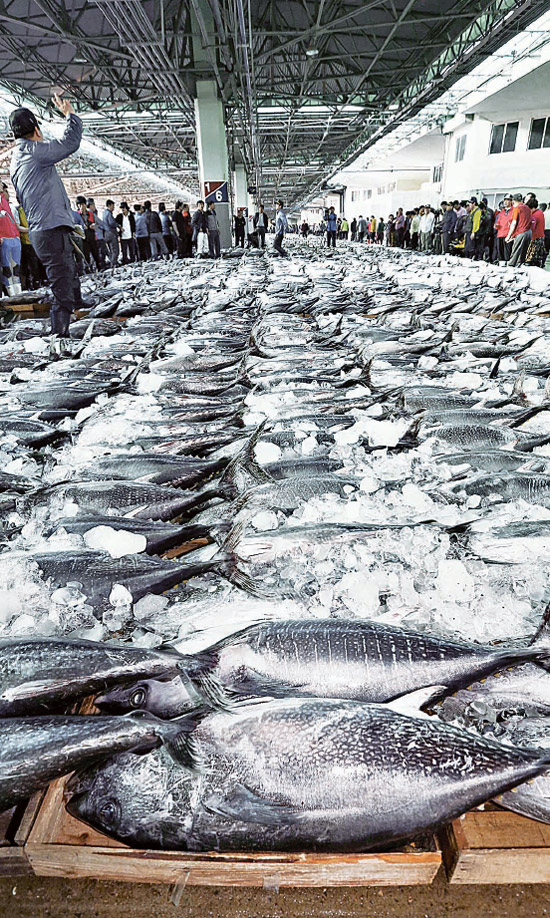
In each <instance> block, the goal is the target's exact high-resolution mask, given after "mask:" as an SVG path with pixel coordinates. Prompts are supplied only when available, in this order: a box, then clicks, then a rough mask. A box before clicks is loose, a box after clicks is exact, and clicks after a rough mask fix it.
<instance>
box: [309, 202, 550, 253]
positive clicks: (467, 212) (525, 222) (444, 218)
mask: <svg viewBox="0 0 550 918" xmlns="http://www.w3.org/2000/svg"><path fill="white" fill-rule="evenodd" d="M306 226H307V224H306ZM324 231H325V232H326V240H327V246H329V247H331V246H335V245H336V240H337V239H347V238H348V236H349V235H350V233H351V240H352V241H355V242H366V243H370V244H372V245H374V244H378V245H387V246H392V247H397V248H405V249H413V250H417V251H420V252H432V253H435V254H454V255H460V256H464V257H466V258H472V259H473V260H474V261H482V260H484V261H489V262H494V263H498V264H506V265H510V266H512V267H517V266H518V265H523V264H526V265H530V266H535V267H539V268H544V266H545V264H546V259H547V257H548V252H549V251H550V209H549V208H548V205H547V204H546V203H543V202H541V203H540V204H539V202H538V200H537V198H536V195H535V194H534V192H529V193H528V194H526V195H525V196H523V195H522V194H520V193H519V192H516V193H515V194H507V195H505V196H504V197H503V199H502V201H500V202H499V205H498V208H497V209H496V210H493V208H491V207H489V204H488V201H487V198H481V200H479V201H478V199H477V198H476V197H471V198H470V200H469V201H442V202H441V205H440V207H438V208H436V207H431V206H429V205H423V206H421V207H415V208H414V209H413V210H408V211H404V210H403V208H402V207H399V208H398V209H397V213H396V214H390V215H389V216H388V217H387V218H386V219H383V218H382V217H379V218H377V217H375V216H371V217H370V219H367V218H365V217H363V216H362V215H360V216H359V218H354V219H353V220H352V221H351V223H350V224H348V221H347V220H346V218H345V217H342V218H340V217H338V216H337V215H336V212H335V208H334V207H331V208H330V209H329V211H328V213H327V216H326V220H325V224H324Z"/></svg>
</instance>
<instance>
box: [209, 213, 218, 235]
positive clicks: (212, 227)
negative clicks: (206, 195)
mask: <svg viewBox="0 0 550 918" xmlns="http://www.w3.org/2000/svg"><path fill="white" fill-rule="evenodd" d="M206 226H207V229H208V232H209V233H219V231H220V224H219V223H218V218H217V216H216V211H215V210H210V209H209V210H207V211H206Z"/></svg>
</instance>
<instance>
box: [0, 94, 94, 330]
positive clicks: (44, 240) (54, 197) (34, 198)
mask: <svg viewBox="0 0 550 918" xmlns="http://www.w3.org/2000/svg"><path fill="white" fill-rule="evenodd" d="M53 101H54V103H55V105H56V106H57V108H58V109H59V111H60V112H61V114H62V115H65V117H66V118H67V125H66V127H65V132H64V134H63V137H62V138H61V140H45V139H44V136H43V134H42V131H41V130H40V125H39V123H38V121H37V119H36V116H35V115H34V114H33V112H31V111H30V109H28V108H16V109H15V110H14V111H13V112H12V113H11V115H10V127H11V129H12V131H13V134H14V137H15V139H16V141H17V143H16V145H15V149H14V151H13V155H12V161H11V169H10V175H11V180H12V182H13V185H14V187H15V190H16V192H17V197H18V199H19V201H20V203H21V205H22V207H23V209H24V211H25V213H26V215H27V220H28V223H29V230H30V239H31V242H32V245H33V246H34V249H35V252H36V254H37V255H38V257H39V258H40V260H41V262H42V264H43V265H44V268H45V269H46V275H47V277H48V281H49V283H50V285H51V288H52V292H53V295H54V298H55V301H54V303H53V305H52V308H51V312H50V318H51V327H52V334H54V335H59V337H61V338H67V337H69V323H70V320H71V313H72V312H73V311H74V309H75V306H76V305H77V304H79V303H81V302H82V298H81V293H80V281H79V278H78V274H77V271H76V263H75V259H74V256H73V246H72V243H71V238H70V237H71V233H72V232H73V224H74V217H73V213H72V210H71V205H70V203H69V198H68V197H67V192H66V191H65V188H64V185H63V182H62V181H61V179H60V177H59V175H58V173H57V170H56V168H55V164H56V163H59V162H61V161H62V160H63V159H66V158H67V157H68V156H70V155H71V154H72V153H75V152H76V151H77V150H78V148H79V146H80V141H81V139H82V121H81V120H80V118H79V117H78V115H76V114H75V112H74V109H73V107H72V105H71V103H70V102H69V101H68V99H61V98H60V97H59V96H54V99H53Z"/></svg>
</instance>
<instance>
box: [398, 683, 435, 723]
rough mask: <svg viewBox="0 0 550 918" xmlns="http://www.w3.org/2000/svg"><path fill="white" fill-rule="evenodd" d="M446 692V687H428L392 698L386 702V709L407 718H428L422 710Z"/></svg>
mask: <svg viewBox="0 0 550 918" xmlns="http://www.w3.org/2000/svg"><path fill="white" fill-rule="evenodd" d="M447 691H448V689H447V686H446V685H428V686H425V687H424V688H421V689H416V691H414V692H407V694H406V695H400V696H399V698H394V699H393V701H389V702H387V704H386V707H388V708H391V710H392V711H395V712H396V713H397V714H406V715H408V716H409V717H429V716H430V715H429V714H426V713H425V712H424V711H423V710H422V708H424V707H425V706H426V705H427V704H428V702H430V701H434V700H435V699H436V698H439V696H440V695H443V694H445V692H447Z"/></svg>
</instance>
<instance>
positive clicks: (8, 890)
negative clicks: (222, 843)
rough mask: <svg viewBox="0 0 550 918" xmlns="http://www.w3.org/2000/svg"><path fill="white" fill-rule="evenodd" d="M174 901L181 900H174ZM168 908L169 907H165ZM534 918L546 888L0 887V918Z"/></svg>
mask: <svg viewBox="0 0 550 918" xmlns="http://www.w3.org/2000/svg"><path fill="white" fill-rule="evenodd" d="M180 897H181V898H180ZM174 899H175V900H176V901H173V900H174ZM450 915H453V916H459V918H540V916H544V915H550V886H463V887H461V888H457V887H454V888H451V887H449V886H448V885H447V884H446V883H445V881H444V880H443V878H442V876H439V878H438V879H436V881H435V883H434V884H433V886H431V887H412V886H407V887H394V888H388V887H385V888H369V889H305V890H295V889H286V890H281V891H280V892H279V893H274V892H273V891H267V890H261V889H243V888H240V889H224V888H205V887H201V888H198V887H193V888H187V889H185V890H183V893H182V890H181V889H179V890H174V888H171V887H169V886H148V885H143V884H125V883H102V882H99V881H97V880H57V879H55V880H54V879H37V878H30V879H25V878H13V879H3V880H0V918H446V916H450Z"/></svg>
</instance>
